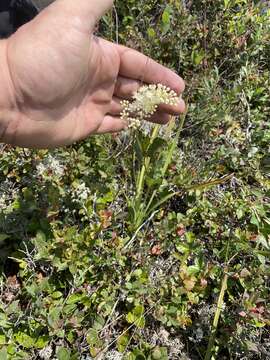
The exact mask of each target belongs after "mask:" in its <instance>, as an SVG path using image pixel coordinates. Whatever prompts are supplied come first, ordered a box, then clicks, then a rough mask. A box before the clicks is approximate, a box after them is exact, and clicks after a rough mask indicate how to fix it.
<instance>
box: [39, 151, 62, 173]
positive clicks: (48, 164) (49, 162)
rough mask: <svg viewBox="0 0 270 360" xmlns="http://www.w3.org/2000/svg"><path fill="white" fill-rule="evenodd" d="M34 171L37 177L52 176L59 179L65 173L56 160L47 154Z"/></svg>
mask: <svg viewBox="0 0 270 360" xmlns="http://www.w3.org/2000/svg"><path fill="white" fill-rule="evenodd" d="M36 170H37V174H38V175H39V176H48V175H53V176H55V177H57V178H61V177H62V176H63V175H64V173H65V166H64V164H62V163H61V162H60V161H59V160H58V159H57V158H55V157H54V156H52V155H51V154H49V155H48V156H47V157H46V158H45V159H43V161H42V162H40V163H39V164H38V165H37V166H36ZM50 173H51V174H50Z"/></svg>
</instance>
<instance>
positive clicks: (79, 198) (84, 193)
mask: <svg viewBox="0 0 270 360" xmlns="http://www.w3.org/2000/svg"><path fill="white" fill-rule="evenodd" d="M90 193H91V191H90V189H89V188H88V187H87V186H86V185H85V183H84V182H81V183H80V184H79V185H78V186H77V187H76V189H75V191H74V192H73V193H72V202H74V203H75V202H77V203H85V201H86V200H87V199H88V197H89V195H90Z"/></svg>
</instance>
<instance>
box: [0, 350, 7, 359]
mask: <svg viewBox="0 0 270 360" xmlns="http://www.w3.org/2000/svg"><path fill="white" fill-rule="evenodd" d="M0 360H7V349H6V348H3V349H1V350H0Z"/></svg>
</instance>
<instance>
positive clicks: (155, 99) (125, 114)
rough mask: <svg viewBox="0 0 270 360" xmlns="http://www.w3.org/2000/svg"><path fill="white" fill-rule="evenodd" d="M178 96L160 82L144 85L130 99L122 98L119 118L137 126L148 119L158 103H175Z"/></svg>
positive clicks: (133, 126) (177, 100) (131, 125)
mask: <svg viewBox="0 0 270 360" xmlns="http://www.w3.org/2000/svg"><path fill="white" fill-rule="evenodd" d="M178 102H179V97H178V96H177V94H176V92H175V91H173V90H171V89H170V88H168V87H167V86H164V85H162V84H157V85H154V84H152V85H144V86H142V87H141V88H140V89H139V90H138V91H137V92H136V93H135V94H134V95H133V99H132V101H131V102H130V101H128V100H123V101H122V102H121V105H122V106H123V110H122V113H121V118H122V119H123V120H126V121H127V122H128V124H129V127H130V128H135V129H136V128H138V127H140V125H141V121H143V120H148V119H149V118H150V117H151V116H152V115H153V114H154V113H155V112H156V111H157V108H158V106H159V105H161V104H166V105H177V104H178Z"/></svg>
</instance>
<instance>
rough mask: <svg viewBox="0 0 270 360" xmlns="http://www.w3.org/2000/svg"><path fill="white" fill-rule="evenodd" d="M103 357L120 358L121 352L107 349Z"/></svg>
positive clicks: (110, 359) (118, 359)
mask: <svg viewBox="0 0 270 360" xmlns="http://www.w3.org/2000/svg"><path fill="white" fill-rule="evenodd" d="M105 359H106V360H122V359H123V354H121V353H120V352H118V351H116V350H112V351H109V352H107V353H106V355H105Z"/></svg>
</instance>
